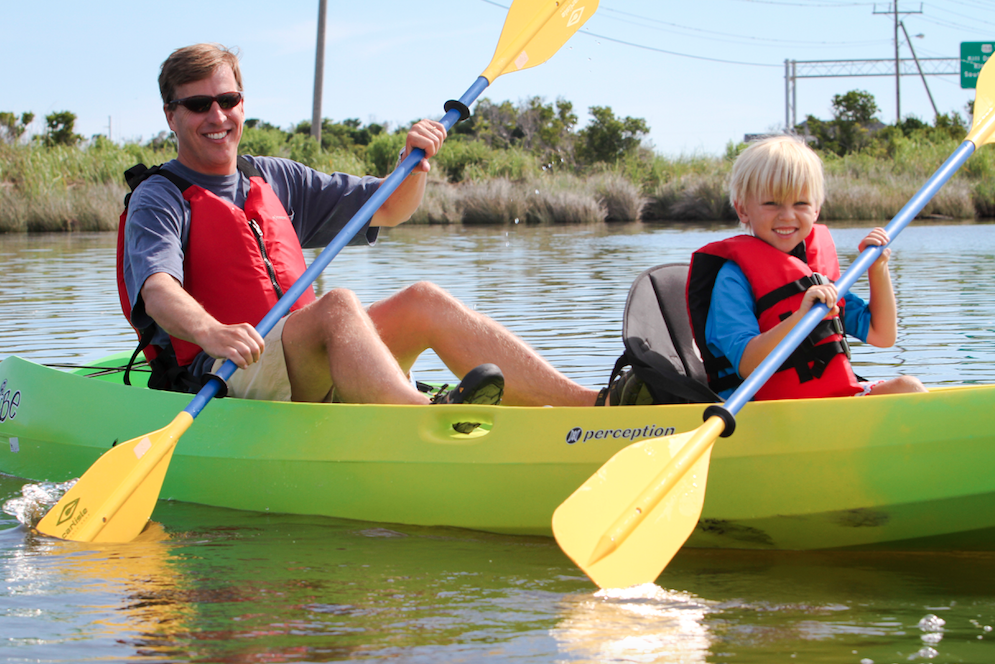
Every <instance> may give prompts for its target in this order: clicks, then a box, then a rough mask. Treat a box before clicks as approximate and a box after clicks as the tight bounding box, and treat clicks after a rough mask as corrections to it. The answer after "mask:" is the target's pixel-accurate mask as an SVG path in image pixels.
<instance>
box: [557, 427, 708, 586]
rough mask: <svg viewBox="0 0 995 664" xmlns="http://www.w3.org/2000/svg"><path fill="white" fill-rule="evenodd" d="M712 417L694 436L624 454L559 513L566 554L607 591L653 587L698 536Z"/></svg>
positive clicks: (646, 445)
mask: <svg viewBox="0 0 995 664" xmlns="http://www.w3.org/2000/svg"><path fill="white" fill-rule="evenodd" d="M724 428H725V424H724V422H723V421H722V419H721V418H719V417H711V418H709V419H708V421H707V422H705V423H704V424H703V425H701V426H700V427H698V428H697V429H695V430H694V431H691V432H688V433H683V434H677V435H675V436H664V437H661V438H651V439H649V440H644V441H641V442H638V443H635V444H633V445H629V446H628V447H626V448H625V449H623V450H621V451H620V452H618V453H617V454H616V455H615V456H613V457H612V458H611V459H609V460H608V461H607V462H606V463H605V464H604V465H603V466H602V467H601V469H600V470H599V471H598V472H597V473H595V474H594V475H592V476H591V477H590V478H589V479H588V480H587V481H586V482H585V483H584V484H583V485H581V487H580V488H579V489H577V490H576V491H575V492H574V493H573V494H572V495H571V496H570V497H569V498H567V499H566V500H565V501H564V502H563V504H562V505H560V506H559V507H558V508H557V509H556V512H554V513H553V535H554V536H555V537H556V541H557V543H558V544H559V545H560V548H561V549H563V551H564V552H565V553H566V554H567V555H568V556H570V558H571V559H572V560H573V561H574V562H575V563H576V564H577V566H578V567H580V568H581V569H582V570H584V573H585V574H587V575H588V576H589V577H590V578H591V580H592V581H594V582H595V583H596V584H598V586H599V587H601V588H627V587H629V586H635V585H640V584H643V583H652V582H653V581H655V580H656V578H657V577H658V576H660V573H661V572H662V571H663V568H664V567H666V566H667V563H669V562H670V560H671V558H673V557H674V555H675V554H676V553H677V551H678V550H679V549H680V548H681V547H682V546H684V542H685V541H686V540H687V538H688V537H690V536H691V532H692V531H693V530H694V527H695V525H696V524H697V523H698V517H699V516H701V508H702V505H703V504H704V501H705V482H706V480H707V477H708V460H709V458H710V457H711V451H712V445H713V444H714V443H715V439H716V438H718V437H719V434H721V433H722V431H723V429H724Z"/></svg>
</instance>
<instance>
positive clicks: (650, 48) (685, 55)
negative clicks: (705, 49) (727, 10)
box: [484, 0, 781, 68]
mask: <svg viewBox="0 0 995 664" xmlns="http://www.w3.org/2000/svg"><path fill="white" fill-rule="evenodd" d="M484 2H490V0H484ZM577 34H581V35H588V36H590V37H596V38H598V39H604V40H606V41H610V42H615V43H616V44H624V45H626V46H633V47H635V48H641V49H643V50H645V51H654V52H656V53H665V54H667V55H676V56H678V57H681V58H691V59H692V60H705V61H707V62H721V63H722V64H726V65H743V66H746V67H777V68H780V67H781V65H771V64H767V63H764V62H740V61H737V60H723V59H721V58H707V57H705V56H702V55H691V54H689V53H678V52H677V51H668V50H666V49H663V48H656V47H655V46H646V45H645V44H636V43H635V42H628V41H625V40H622V39H615V38H614V37H608V36H606V35H598V34H595V33H593V32H588V31H587V30H581V31H580V32H578V33H577Z"/></svg>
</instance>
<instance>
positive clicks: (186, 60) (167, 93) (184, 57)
mask: <svg viewBox="0 0 995 664" xmlns="http://www.w3.org/2000/svg"><path fill="white" fill-rule="evenodd" d="M221 65H228V66H229V67H231V70H232V73H233V74H234V75H235V83H236V85H238V92H241V91H242V72H241V70H240V69H239V68H238V49H233V48H226V47H224V46H222V45H221V44H194V45H193V46H184V47H183V48H178V49H176V50H175V51H173V52H172V53H171V54H170V56H169V57H168V58H166V61H165V62H163V63H162V68H161V70H160V72H159V94H161V95H162V103H163V104H168V103H169V102H171V101H173V100H174V99H176V88H177V87H178V86H180V85H184V84H186V83H193V82H194V81H201V80H203V79H205V78H208V77H209V76H211V75H212V74H213V73H214V70H215V69H217V68H218V67H219V66H221ZM232 92H234V90H232Z"/></svg>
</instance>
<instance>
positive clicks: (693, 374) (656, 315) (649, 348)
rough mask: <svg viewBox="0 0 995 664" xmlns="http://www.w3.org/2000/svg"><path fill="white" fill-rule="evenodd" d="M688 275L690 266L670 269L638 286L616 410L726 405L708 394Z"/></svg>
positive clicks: (659, 269)
mask: <svg viewBox="0 0 995 664" xmlns="http://www.w3.org/2000/svg"><path fill="white" fill-rule="evenodd" d="M687 275H688V264H687V263H667V264H664V265H657V266H656V267H651V268H650V269H648V270H645V271H644V272H643V273H642V274H640V275H639V276H638V277H636V279H635V280H634V281H633V283H632V287H631V288H630V289H629V296H628V298H627V299H626V302H625V311H624V313H623V317H622V342H623V345H624V346H625V351H624V352H623V353H622V355H621V356H620V357H619V358H618V361H617V362H616V363H615V367H614V369H613V370H612V375H611V377H610V378H609V381H608V385H609V388H608V391H609V395H610V396H609V398H610V399H611V401H612V402H617V403H612V405H618V404H619V403H620V404H621V405H630V404H639V405H643V404H648V403H653V404H673V403H717V402H720V401H721V400H722V399H721V398H719V396H718V395H717V394H715V392H713V391H712V390H710V389H709V388H708V378H707V376H706V374H705V366H704V364H703V363H702V361H701V354H700V353H699V352H698V348H697V346H696V345H695V342H694V338H693V336H692V333H691V321H690V318H689V317H688V308H687V300H686V290H687V288H686V286H687ZM625 367H631V369H628V370H627V369H625ZM619 381H622V382H621V383H620V382H619ZM640 382H641V383H642V385H639V383H640ZM613 392H614V394H612V393H613Z"/></svg>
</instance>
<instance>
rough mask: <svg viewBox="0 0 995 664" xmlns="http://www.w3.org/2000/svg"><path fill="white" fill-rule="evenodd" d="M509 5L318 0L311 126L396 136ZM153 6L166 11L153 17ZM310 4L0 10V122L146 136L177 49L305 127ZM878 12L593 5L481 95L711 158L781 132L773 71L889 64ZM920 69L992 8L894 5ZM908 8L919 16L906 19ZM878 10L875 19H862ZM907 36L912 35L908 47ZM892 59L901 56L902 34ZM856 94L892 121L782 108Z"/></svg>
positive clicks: (159, 122)
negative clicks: (362, 126) (590, 12)
mask: <svg viewBox="0 0 995 664" xmlns="http://www.w3.org/2000/svg"><path fill="white" fill-rule="evenodd" d="M509 5H510V0H449V1H448V2H442V1H441V0H412V1H410V2H401V1H395V0H387V1H386V2H380V3H371V2H356V1H355V0H348V1H346V0H329V2H328V28H327V29H328V36H327V43H326V65H325V82H324V90H325V92H324V103H323V109H324V110H323V115H324V116H325V117H328V118H331V119H333V120H336V121H339V120H343V119H346V118H359V119H360V120H361V121H362V122H364V123H367V122H371V121H376V122H388V123H392V124H394V125H396V124H400V123H406V122H409V121H411V120H416V119H419V118H421V117H439V116H441V115H442V112H443V111H442V104H443V103H444V102H445V101H446V100H447V99H450V98H456V97H459V96H460V95H461V94H462V93H463V92H464V91H465V90H466V89H467V88H468V87H469V86H470V84H471V83H472V82H473V81H474V80H475V79H476V77H477V76H478V75H479V74H480V73H481V72H482V71H483V70H484V68H485V67H486V66H487V65H488V63H489V62H490V60H491V57H492V56H493V53H494V47H495V46H496V44H497V40H498V36H499V34H500V31H501V26H502V25H503V23H504V17H505V15H506V13H507V9H506V8H507V7H508V6H509ZM167 8H168V11H167ZM317 8H318V2H317V0H307V1H304V0H283V1H281V2H273V1H272V0H270V1H268V2H260V1H258V0H239V1H238V2H235V1H233V0H210V1H201V2H194V1H192V0H173V1H172V2H170V3H152V2H134V1H131V2H122V1H119V0H104V1H103V2H100V3H80V2H67V1H65V0H49V2H46V3H43V4H42V5H37V4H32V3H28V2H5V3H4V8H3V12H2V14H3V18H4V25H5V30H4V38H3V40H0V63H2V64H0V111H13V112H15V113H18V114H20V113H22V112H24V111H32V112H34V113H35V114H36V116H37V119H36V121H35V123H34V125H33V127H32V129H33V130H34V131H41V130H42V129H43V122H44V121H43V116H44V115H46V114H48V113H52V112H55V111H62V110H69V111H72V112H73V113H75V114H76V115H77V116H78V120H77V125H76V130H77V132H78V133H81V134H83V135H84V136H87V137H89V136H91V135H93V134H98V133H104V134H106V133H107V131H108V125H110V128H111V133H112V137H113V138H114V139H115V140H141V141H145V140H148V139H149V138H150V137H152V136H154V135H155V134H157V133H159V132H160V131H163V130H166V129H167V126H166V123H165V120H164V118H163V115H162V110H161V102H160V101H159V99H158V91H157V87H156V77H157V76H158V68H159V65H160V64H161V62H162V60H163V59H165V57H166V56H167V55H168V54H169V53H170V52H171V51H172V50H173V49H174V48H177V47H179V46H184V45H187V44H191V43H195V42H200V41H213V42H220V43H222V44H225V45H234V46H238V47H239V48H240V50H241V51H242V70H243V76H244V79H245V87H246V105H247V107H246V115H247V117H250V118H253V117H254V118H259V119H262V120H265V121H267V122H270V123H272V124H275V125H278V126H281V127H285V128H286V127H290V126H291V125H293V124H296V123H297V122H299V121H300V120H305V119H310V117H311V104H312V90H313V77H314V42H315V33H316V25H317V13H318V10H317ZM890 8H891V5H890V4H889V3H872V2H850V1H844V0H708V1H705V0H698V1H695V0H684V1H683V2H673V1H670V0H601V3H600V8H599V9H598V11H597V13H596V14H595V15H594V16H593V17H592V18H591V19H590V20H589V21H588V22H587V24H586V25H585V26H584V28H583V29H582V31H581V32H580V33H578V34H576V35H575V36H574V37H573V38H572V39H571V40H570V41H569V42H568V43H567V44H566V46H564V48H563V49H562V50H561V51H560V52H559V53H557V55H555V56H554V57H553V58H552V59H551V60H550V61H549V62H547V63H545V64H543V65H540V66H538V67H536V68H533V69H529V70H525V71H522V72H517V73H514V74H507V75H504V76H501V77H499V78H498V79H497V80H496V81H494V82H493V84H492V85H491V87H490V88H488V90H486V91H485V92H484V96H487V97H489V98H491V99H492V100H494V101H503V100H506V99H508V100H511V101H513V102H518V101H519V100H522V99H525V98H528V97H531V96H536V95H538V96H541V97H544V98H545V99H546V100H547V101H553V100H555V99H556V98H557V97H563V98H565V99H567V100H569V101H571V102H573V103H574V108H575V111H576V112H577V114H578V116H579V118H580V124H581V125H583V124H586V122H587V121H588V120H589V115H588V113H587V109H588V108H589V107H590V106H596V105H597V106H611V107H612V109H613V110H614V112H615V113H616V115H619V116H634V117H641V118H645V119H646V120H647V122H648V124H649V126H650V128H651V134H650V140H651V141H652V144H653V146H654V148H655V149H656V150H657V151H658V152H661V153H663V154H667V155H670V156H678V155H690V154H696V153H705V154H719V153H721V152H722V151H723V150H724V147H725V145H726V143H727V142H728V141H730V140H741V139H742V137H743V135H744V134H746V133H755V132H763V131H768V130H771V129H779V128H781V127H783V125H784V117H785V81H784V61H785V60H786V59H793V60H844V59H877V58H892V57H894V42H893V37H894V31H893V21H892V17H891V16H890V15H886V14H884V13H880V12H888V11H890ZM898 8H899V10H900V12H902V14H901V18H902V20H903V21H904V23H905V26H906V29H907V31H908V33H909V35H910V36H911V37H912V47H913V48H914V49H915V52H916V54H917V55H918V56H919V57H948V58H955V57H959V54H960V43H961V42H962V41H995V2H992V0H934V1H924V2H921V3H920V2H910V1H907V0H901V1H900V2H899V3H898ZM920 11H921V13H919V12H920ZM875 12H879V13H875ZM918 35H922V36H921V37H919V36H918ZM902 41H903V45H902V56H903V57H910V55H911V54H910V52H909V50H908V46H907V45H905V44H904V36H902ZM927 83H928V84H929V86H930V90H931V91H932V95H933V98H934V100H935V101H936V105H937V107H938V108H939V110H940V112H950V111H960V112H961V113H963V109H964V106H965V103H966V102H968V101H969V100H971V99H973V96H974V95H973V91H971V90H962V89H961V88H960V81H959V78H958V77H951V76H943V77H941V76H932V77H927ZM853 89H860V90H867V91H868V92H871V93H872V94H873V95H874V96H875V97H876V99H877V102H878V105H879V106H880V108H881V112H880V114H879V116H880V117H881V119H882V120H884V121H885V122H889V123H890V122H894V120H895V82H894V78H893V77H882V78H870V77H865V78H825V79H802V80H799V81H798V86H797V114H798V118H799V120H800V119H802V118H803V117H804V116H805V114H809V113H810V114H813V115H815V116H817V117H821V118H828V117H829V116H830V110H829V108H830V99H831V97H832V95H834V94H838V93H844V92H846V91H848V90H853ZM901 110H902V114H903V116H904V115H908V114H913V115H916V116H918V117H919V118H921V119H925V120H931V119H932V115H933V112H932V108H931V106H930V104H929V99H928V97H927V96H926V92H925V90H924V87H923V84H922V81H921V80H920V79H919V78H918V77H903V78H902V89H901Z"/></svg>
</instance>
